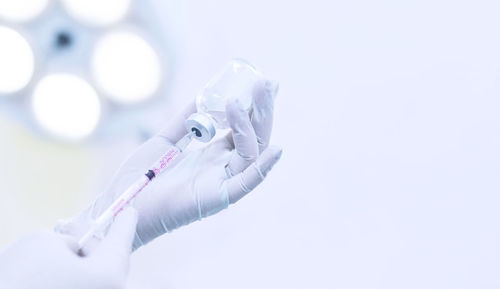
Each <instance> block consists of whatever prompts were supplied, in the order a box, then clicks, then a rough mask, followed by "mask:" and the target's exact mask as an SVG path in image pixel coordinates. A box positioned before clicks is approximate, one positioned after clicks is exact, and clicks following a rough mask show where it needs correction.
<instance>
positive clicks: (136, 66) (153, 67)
mask: <svg viewBox="0 0 500 289" xmlns="http://www.w3.org/2000/svg"><path fill="white" fill-rule="evenodd" d="M91 71H92V74H93V77H94V79H95V81H96V82H97V84H98V86H99V88H100V89H102V91H104V92H105V94H106V96H107V97H109V98H110V99H111V100H113V101H115V102H118V103H123V104H130V103H136V102H140V101H143V100H146V99H148V98H150V97H152V96H153V95H154V93H155V92H156V91H157V89H158V88H159V86H160V82H161V68H160V60H159V57H158V55H157V54H156V52H155V51H154V49H153V47H151V45H149V44H148V43H147V42H146V41H145V40H144V39H143V38H141V37H139V36H138V35H136V34H134V33H132V32H131V31H127V30H123V31H117V32H110V33H108V34H106V35H105V36H103V37H102V38H101V39H100V40H99V41H98V43H97V44H96V46H95V49H94V52H93V55H92V59H91Z"/></svg>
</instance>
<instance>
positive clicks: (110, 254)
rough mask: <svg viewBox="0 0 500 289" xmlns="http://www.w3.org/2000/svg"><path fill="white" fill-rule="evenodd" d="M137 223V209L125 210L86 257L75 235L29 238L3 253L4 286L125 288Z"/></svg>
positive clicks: (27, 288) (15, 288)
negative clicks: (81, 253) (78, 247)
mask: <svg viewBox="0 0 500 289" xmlns="http://www.w3.org/2000/svg"><path fill="white" fill-rule="evenodd" d="M136 224H137V212H136V211H135V210H134V209H130V208H129V209H127V210H125V211H123V212H122V214H120V216H118V217H117V218H116V220H115V222H114V224H113V225H111V227H110V229H109V232H108V235H107V236H106V238H104V239H103V240H102V242H101V243H100V244H99V245H98V246H97V247H96V248H95V250H94V252H93V253H92V254H91V255H89V256H86V257H80V256H78V255H77V253H76V251H77V250H76V248H77V246H78V244H77V242H78V240H76V239H75V238H74V237H69V236H64V235H61V234H57V233H54V232H44V233H38V234H34V235H32V236H29V237H25V238H23V239H21V240H19V241H17V242H16V243H14V244H13V245H11V246H10V247H8V248H7V249H6V250H5V251H4V252H2V253H1V254H0V288H9V289H34V288H36V289H69V288H71V289H119V288H123V287H124V284H125V280H126V276H127V271H128V261H129V256H130V252H131V246H132V241H133V238H134V233H135V227H136Z"/></svg>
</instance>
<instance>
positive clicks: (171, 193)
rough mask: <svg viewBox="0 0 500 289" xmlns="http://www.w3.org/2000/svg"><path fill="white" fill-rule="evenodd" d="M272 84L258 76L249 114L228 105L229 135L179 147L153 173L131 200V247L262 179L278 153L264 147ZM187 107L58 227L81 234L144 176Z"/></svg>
mask: <svg viewBox="0 0 500 289" xmlns="http://www.w3.org/2000/svg"><path fill="white" fill-rule="evenodd" d="M276 88H277V84H275V83H273V82H271V81H266V80H262V81H261V82H259V83H258V84H257V85H256V86H255V88H254V92H253V102H254V103H253V111H252V115H251V117H249V115H248V113H247V112H246V111H244V110H243V109H242V108H241V106H240V105H239V103H238V102H232V103H229V104H228V105H227V109H226V114H227V119H228V122H229V124H230V127H231V129H232V133H229V134H228V135H227V136H225V137H223V138H220V139H218V140H216V141H213V142H212V143H210V144H208V145H207V146H205V147H203V148H202V149H198V150H191V151H190V150H189V147H188V150H186V151H184V153H183V154H181V156H179V159H177V160H176V161H174V162H173V163H172V164H171V168H170V169H167V171H165V172H163V173H162V174H160V175H159V176H158V177H156V178H155V179H154V180H153V181H152V182H151V183H150V184H149V185H148V186H147V187H146V188H145V189H144V190H143V191H142V192H141V193H140V195H138V196H137V197H136V199H135V201H134V204H133V206H134V207H135V208H136V209H137V211H138V212H139V221H138V225H137V233H136V236H135V239H134V244H133V247H134V249H136V248H138V247H140V246H141V245H143V244H145V243H147V242H149V241H151V240H153V239H154V238H156V237H158V236H160V235H162V234H164V233H166V232H170V231H172V230H174V229H176V228H178V227H180V226H183V225H186V224H189V223H191V222H193V221H195V220H200V219H201V218H203V217H207V216H209V215H212V214H215V213H217V212H218V211H220V210H222V209H225V208H226V207H227V206H228V205H229V204H232V203H234V202H236V201H238V200H239V199H241V198H242V197H243V196H245V195H246V194H247V193H249V192H250V191H251V190H253V189H254V188H255V187H256V186H257V185H258V184H259V183H261V182H262V181H263V180H264V178H265V176H266V175H267V173H268V172H269V171H270V170H271V168H272V167H273V165H274V164H275V163H276V162H277V161H278V160H279V158H280V156H281V149H280V148H277V147H268V145H269V139H270V136H271V128H272V122H273V99H274V95H272V94H273V93H274V92H276V91H277V89H276ZM195 111H196V110H195V106H194V105H191V106H190V107H189V108H188V109H186V111H185V112H184V113H183V114H181V116H180V117H178V118H177V119H175V120H174V121H173V122H172V124H171V125H170V126H168V127H167V128H165V129H163V130H162V131H160V133H158V134H157V135H155V136H154V137H152V138H151V139H150V140H148V141H147V142H146V143H144V144H143V145H142V146H141V147H139V149H138V150H137V151H135V152H134V153H133V154H132V155H131V156H130V157H129V159H128V160H126V161H125V163H124V164H123V165H122V167H121V168H120V169H119V170H118V172H117V173H116V175H115V176H114V178H113V180H112V182H111V185H110V186H109V188H108V189H107V190H106V191H105V192H104V193H103V194H102V195H101V196H99V197H98V198H97V200H95V202H94V203H93V204H92V205H91V206H90V207H89V208H88V209H87V210H85V211H84V212H82V213H81V214H79V215H78V216H76V217H74V218H73V219H72V220H70V221H69V222H65V223H60V224H59V225H58V230H59V231H60V232H63V233H67V234H70V235H73V236H76V237H78V238H79V237H81V236H82V235H83V234H84V233H85V232H86V231H87V230H88V229H89V227H90V225H91V223H92V220H94V219H96V218H97V217H98V216H99V215H100V214H101V213H102V212H103V211H104V210H105V209H106V208H107V207H109V205H110V204H111V203H112V202H113V200H115V199H116V198H117V197H118V196H119V195H120V194H121V193H122V192H123V191H124V190H125V189H127V188H128V187H129V186H130V185H131V184H132V183H133V182H134V181H135V180H136V179H137V178H138V177H140V176H141V175H143V174H144V173H145V172H147V170H148V169H149V168H150V166H151V165H152V164H153V163H154V162H155V161H156V160H158V158H159V157H160V156H162V154H163V153H165V152H166V151H167V150H168V149H169V148H171V146H172V145H173V144H175V143H176V142H177V141H178V140H179V139H180V138H182V136H184V135H185V134H186V129H185V126H184V122H185V120H186V118H187V117H188V116H189V115H191V113H193V112H195Z"/></svg>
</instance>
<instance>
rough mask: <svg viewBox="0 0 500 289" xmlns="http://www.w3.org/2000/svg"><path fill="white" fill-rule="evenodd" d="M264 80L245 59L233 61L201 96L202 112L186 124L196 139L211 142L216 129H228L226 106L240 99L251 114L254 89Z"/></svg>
mask: <svg viewBox="0 0 500 289" xmlns="http://www.w3.org/2000/svg"><path fill="white" fill-rule="evenodd" d="M261 78H262V74H261V73H260V72H259V71H258V70H257V69H256V68H255V67H254V66H253V65H251V64H250V63H248V62H246V61H245V60H242V59H233V60H232V61H230V62H229V63H228V64H227V65H226V66H225V67H224V69H223V70H222V71H220V72H219V73H218V74H216V75H215V76H214V77H213V78H212V79H211V80H210V81H209V82H208V83H207V84H206V85H205V87H204V88H203V89H202V90H201V91H200V93H199V94H198V96H197V98H196V107H197V110H198V112H197V113H194V114H192V115H191V116H190V117H189V118H188V120H187V121H186V126H187V129H188V131H189V132H191V131H192V132H194V133H195V136H194V138H197V139H198V140H200V141H202V142H208V141H210V140H211V139H212V138H213V136H214V135H215V128H223V129H224V128H228V127H229V124H228V122H227V119H226V104H227V103H228V102H229V101H231V100H233V99H239V101H240V103H241V104H242V106H243V107H244V108H245V109H246V110H248V111H250V109H251V107H252V90H253V88H254V86H255V84H256V83H257V81H258V80H259V79H261Z"/></svg>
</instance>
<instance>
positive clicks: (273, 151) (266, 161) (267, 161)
mask: <svg viewBox="0 0 500 289" xmlns="http://www.w3.org/2000/svg"><path fill="white" fill-rule="evenodd" d="M282 154H283V149H282V148H280V147H278V146H269V147H268V148H267V149H265V150H264V151H263V152H262V154H261V156H260V158H259V166H260V170H261V172H262V174H263V175H264V176H265V175H267V173H268V172H269V171H270V170H271V169H272V168H273V166H274V165H275V164H276V163H277V162H278V161H279V160H280V159H281V156H282Z"/></svg>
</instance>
